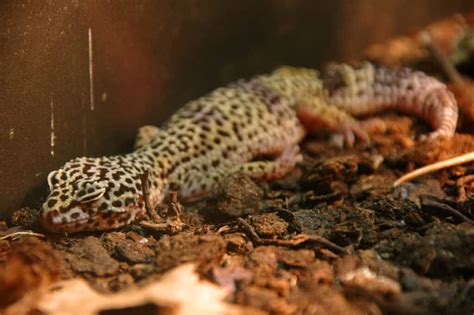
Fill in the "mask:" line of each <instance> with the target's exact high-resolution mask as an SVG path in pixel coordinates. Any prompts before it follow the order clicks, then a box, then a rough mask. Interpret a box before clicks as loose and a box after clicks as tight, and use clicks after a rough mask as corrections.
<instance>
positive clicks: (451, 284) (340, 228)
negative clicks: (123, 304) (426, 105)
mask: <svg viewBox="0 0 474 315" xmlns="http://www.w3.org/2000/svg"><path fill="white" fill-rule="evenodd" d="M448 24H449V23H448ZM449 25H451V27H452V29H451V28H449V30H450V31H452V32H454V31H453V30H456V27H457V26H456V27H454V26H452V24H449ZM438 27H441V26H438ZM448 33H449V32H448ZM446 36H447V35H446ZM406 40H407V41H409V40H408V39H406ZM445 42H446V41H444V42H443V43H445ZM409 43H410V44H412V45H414V44H413V40H412V41H411V42H410V41H409ZM399 44H400V43H398V44H397V45H399ZM394 45H395V44H394ZM386 47H387V46H377V47H376V48H374V49H372V50H370V52H371V54H372V56H373V57H374V56H376V54H377V53H378V51H379V50H381V51H383V50H384V49H387V48H386ZM402 51H403V52H404V53H405V50H403V49H402ZM420 51H421V48H420V47H419V46H417V50H416V52H417V54H415V55H416V58H419V59H422V58H427V57H426V54H424V53H423V52H422V51H421V52H420ZM404 56H405V55H404ZM405 57H406V56H405ZM374 58H375V57H374ZM393 58H399V59H397V60H399V61H400V60H402V61H403V60H405V59H406V58H405V59H403V58H401V57H399V56H398V57H397V56H395V57H393ZM412 59H413V58H412ZM412 59H410V60H412ZM416 60H417V61H418V59H416ZM465 75H468V74H465ZM470 75H472V74H470ZM470 86H471V87H470V88H472V86H473V85H472V84H471V85H470ZM455 92H456V96H459V95H466V94H462V92H459V91H455ZM462 101H463V102H467V101H466V100H462ZM461 115H463V112H462V113H461ZM461 118H462V119H467V120H468V121H469V120H470V118H469V117H468V118H466V117H464V116H462V117H461ZM381 119H382V121H383V122H384V124H385V127H384V128H383V130H372V131H371V144H370V145H368V146H362V145H359V146H356V147H355V148H352V149H338V148H335V147H333V146H331V145H330V144H329V142H328V141H326V140H325V139H316V138H308V139H306V140H305V141H304V143H303V144H302V148H303V153H304V161H303V162H302V163H301V165H299V166H298V167H297V168H296V169H295V170H294V171H293V172H292V173H291V174H288V176H286V177H285V178H283V179H281V180H278V181H275V182H272V183H262V182H254V181H253V180H251V179H250V178H248V177H245V176H243V175H240V174H237V175H234V176H231V177H230V178H229V179H228V180H227V181H226V182H225V183H223V184H222V187H220V188H219V189H218V190H217V191H216V192H215V193H214V195H213V196H210V197H209V198H207V199H206V200H204V201H201V202H198V203H194V204H186V205H181V204H179V203H177V201H176V200H174V201H172V203H171V204H170V206H169V208H170V209H173V210H172V211H168V212H167V217H166V218H165V220H163V222H160V223H156V222H153V220H150V221H146V222H141V223H140V222H137V223H135V224H132V225H130V226H127V227H125V228H123V229H120V230H116V231H108V232H97V233H80V234H73V235H54V234H47V233H46V232H45V231H42V230H41V229H40V228H38V227H37V226H35V225H34V223H33V222H34V221H35V218H36V215H37V211H36V210H34V209H28V208H24V209H20V210H18V211H17V212H15V213H14V215H13V218H12V222H11V223H10V224H7V223H6V222H0V313H1V312H2V309H4V308H6V307H7V306H9V305H12V304H13V303H15V302H17V301H19V300H20V299H21V298H22V297H23V296H25V294H27V293H28V292H30V291H33V290H38V288H41V287H48V286H49V285H51V284H52V283H55V282H56V281H59V280H64V279H72V278H78V277H79V278H83V279H85V280H86V281H87V282H88V283H89V284H90V285H91V286H92V287H93V288H94V289H96V290H98V291H99V292H117V291H123V290H125V289H129V288H136V287H143V286H146V285H147V284H150V283H153V282H154V281H155V280H156V279H159V278H160V277H161V276H162V275H163V274H164V273H166V272H167V271H169V270H171V269H172V268H174V267H177V266H180V265H182V264H185V263H189V262H193V263H196V265H197V266H198V267H197V272H198V274H199V275H200V276H201V278H203V279H207V280H209V281H211V282H213V283H214V284H216V285H217V286H219V287H221V288H225V289H226V290H228V293H229V294H228V296H227V300H226V301H227V302H229V303H233V304H238V305H241V306H246V307H250V308H251V309H254V310H259V311H261V312H262V313H261V314H403V315H409V314H472V313H474V226H473V224H472V220H474V177H472V175H473V174H474V165H473V163H471V164H465V165H462V166H456V167H452V168H449V169H445V170H441V171H438V172H435V173H433V174H430V175H426V176H423V177H421V178H418V179H416V180H414V181H413V182H410V183H406V184H403V185H401V186H399V187H397V188H392V186H391V185H392V183H393V182H394V180H396V179H397V178H398V177H399V176H401V175H403V174H404V173H405V172H407V171H409V170H412V169H413V168H416V167H420V166H423V165H426V164H428V163H433V162H435V161H438V160H443V159H447V158H450V157H453V156H455V155H459V154H462V153H466V152H469V151H474V135H471V134H469V133H467V132H469V131H470V130H468V129H469V128H467V127H466V126H469V124H473V121H472V120H471V121H470V123H467V124H466V122H464V125H463V128H464V129H461V132H465V133H460V134H457V135H456V136H455V137H454V138H453V139H451V140H439V141H434V142H430V143H428V142H427V143H417V142H416V141H415V140H414V138H415V135H417V134H420V133H422V132H426V130H427V129H426V126H423V124H422V123H420V122H418V121H416V120H415V119H411V118H407V117H401V116H399V115H395V114H393V113H389V114H385V115H383V116H381ZM464 121H465V120H464ZM178 197H179V196H178ZM20 225H23V226H31V225H32V227H33V230H35V231H36V232H39V233H46V234H45V237H44V238H39V237H38V236H35V235H24V234H21V233H18V231H22V229H21V228H20V227H18V226H20ZM15 233H17V234H15ZM150 313H153V314H154V313H156V310H155V309H154V310H153V311H152V312H150ZM31 314H35V312H34V311H32V312H31ZM104 314H105V312H104ZM114 314H115V313H114ZM117 314H118V313H117Z"/></svg>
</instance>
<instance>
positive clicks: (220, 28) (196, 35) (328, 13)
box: [0, 0, 471, 214]
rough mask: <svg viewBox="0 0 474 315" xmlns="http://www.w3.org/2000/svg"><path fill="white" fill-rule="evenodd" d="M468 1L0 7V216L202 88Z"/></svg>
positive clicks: (357, 47)
mask: <svg viewBox="0 0 474 315" xmlns="http://www.w3.org/2000/svg"><path fill="white" fill-rule="evenodd" d="M470 2H471V1H470V0H444V1H442V0H410V1H406V0H385V1H379V0H359V1H349V0H337V1H336V0H334V1H323V0H321V1H304V0H300V1H296V0H295V1H283V0H268V1H267V0H241V1H221V0H207V1H202V0H181V1H173V0H169V1H155V0H136V1H127V0H114V1H110V0H109V1H107V0H100V1H99V0H62V1H60V0H56V1H53V0H49V1H46V0H45V1H40V0H37V1H35V0H29V1H28V0H2V1H1V2H0V118H1V124H0V212H1V213H4V214H6V213H9V212H10V211H12V210H14V209H16V208H18V207H21V206H33V207H39V206H40V204H41V201H42V200H43V198H44V196H45V194H46V186H45V179H46V176H47V174H48V172H49V171H51V170H53V169H55V168H57V167H58V166H60V165H61V164H63V163H64V162H65V161H67V160H69V159H70V158H73V157H76V156H83V155H91V156H96V155H104V154H116V153H123V152H127V151H129V150H130V149H131V146H132V143H133V138H134V135H135V131H136V129H137V128H138V127H139V126H141V125H144V124H160V123H161V122H163V121H164V120H165V119H166V118H167V117H169V115H170V114H171V113H172V112H174V111H175V110H176V109H177V108H178V107H179V106H181V105H182V104H183V103H184V102H185V101H187V100H190V99H192V98H195V97H197V96H200V95H202V94H203V93H205V92H207V91H209V90H211V89H212V88H214V87H217V86H219V85H222V84H224V83H226V82H229V81H231V80H233V79H236V78H239V77H243V76H249V75H252V74H256V73H261V72H264V71H269V70H271V69H272V68H274V67H275V66H277V65H279V64H292V65H304V66H312V67H317V66H319V65H321V64H322V63H323V62H325V61H328V60H343V59H347V58H353V57H357V55H358V54H360V52H361V50H362V49H363V48H364V47H366V45H367V44H369V43H371V42H375V41H380V40H384V39H386V38H388V37H390V36H393V35H397V34H401V33H406V32H409V31H412V30H414V29H415V28H416V27H420V26H423V25H425V24H427V23H429V22H431V21H433V20H435V19H438V18H441V17H443V16H447V15H450V14H452V13H454V12H462V11H465V10H467V9H468V7H469V5H470ZM91 70H92V74H91Z"/></svg>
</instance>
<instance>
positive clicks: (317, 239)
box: [237, 218, 347, 255]
mask: <svg viewBox="0 0 474 315" xmlns="http://www.w3.org/2000/svg"><path fill="white" fill-rule="evenodd" d="M237 222H238V223H239V224H240V225H241V226H242V227H243V228H244V229H245V231H246V232H247V233H248V234H249V235H250V237H251V238H252V240H253V241H254V242H255V243H257V244H259V245H275V246H298V245H300V244H303V243H305V242H314V243H317V244H319V245H322V246H323V247H326V248H328V249H330V250H332V251H334V252H337V253H339V254H343V255H345V254H347V251H346V250H345V249H344V248H342V247H340V246H338V245H336V244H334V243H333V242H331V241H329V240H327V239H325V238H324V237H322V236H318V235H306V234H298V235H296V236H295V237H294V238H292V239H290V240H279V239H271V238H261V237H260V236H259V235H258V234H257V232H255V230H254V228H253V227H252V226H251V225H250V224H249V223H248V222H247V221H245V220H244V219H242V218H237Z"/></svg>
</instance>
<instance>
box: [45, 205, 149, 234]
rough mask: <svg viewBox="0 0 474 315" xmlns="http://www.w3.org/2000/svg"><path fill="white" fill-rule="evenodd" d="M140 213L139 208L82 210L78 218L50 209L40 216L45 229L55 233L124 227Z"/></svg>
mask: <svg viewBox="0 0 474 315" xmlns="http://www.w3.org/2000/svg"><path fill="white" fill-rule="evenodd" d="M139 213H140V211H137V209H129V208H127V209H125V208H123V209H113V210H110V211H100V212H97V213H93V214H92V215H89V214H87V213H85V212H82V213H81V215H80V216H79V217H78V218H71V216H67V215H65V214H60V213H59V212H57V211H50V212H46V213H43V215H41V216H40V223H41V225H42V226H43V227H44V228H45V229H47V230H48V231H51V232H55V233H73V232H85V231H98V230H101V231H103V230H110V229H115V228H119V227H122V226H124V225H125V224H127V223H129V222H131V221H133V220H134V219H135V217H137V214H139Z"/></svg>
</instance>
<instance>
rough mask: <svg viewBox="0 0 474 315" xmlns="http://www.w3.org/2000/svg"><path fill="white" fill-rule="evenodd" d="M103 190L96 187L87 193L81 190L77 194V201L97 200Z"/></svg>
mask: <svg viewBox="0 0 474 315" xmlns="http://www.w3.org/2000/svg"><path fill="white" fill-rule="evenodd" d="M105 191H106V189H105V188H98V189H96V190H94V191H92V192H89V193H87V192H86V191H85V190H81V191H79V193H78V194H77V201H79V202H80V203H88V202H92V201H96V200H99V199H100V198H102V196H103V195H104V194H105Z"/></svg>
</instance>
